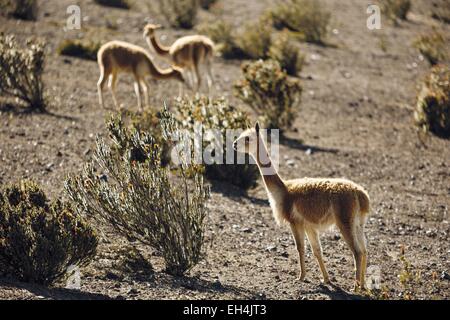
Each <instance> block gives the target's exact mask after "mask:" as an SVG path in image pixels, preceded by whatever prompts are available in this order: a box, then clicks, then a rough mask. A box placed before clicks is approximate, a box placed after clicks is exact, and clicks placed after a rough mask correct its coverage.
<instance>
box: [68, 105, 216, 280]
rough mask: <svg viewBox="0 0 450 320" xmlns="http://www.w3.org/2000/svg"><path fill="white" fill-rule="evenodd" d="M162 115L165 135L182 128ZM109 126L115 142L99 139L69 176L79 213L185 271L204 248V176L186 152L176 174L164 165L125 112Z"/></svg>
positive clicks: (206, 192) (149, 140)
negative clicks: (88, 156) (81, 165)
mask: <svg viewBox="0 0 450 320" xmlns="http://www.w3.org/2000/svg"><path fill="white" fill-rule="evenodd" d="M161 119H162V120H161V125H162V126H163V135H164V137H165V138H166V139H169V137H171V136H173V135H174V134H177V133H178V129H177V126H176V122H175V120H174V119H173V117H172V115H171V114H170V113H169V112H168V111H167V110H164V111H163V112H162V114H161ZM108 131H109V136H110V143H106V142H105V141H104V140H103V139H101V138H98V140H97V149H96V151H95V155H94V157H93V160H92V161H91V162H90V163H89V164H87V165H86V166H85V168H84V170H83V172H82V173H80V174H79V175H77V176H72V177H69V179H68V180H67V181H66V190H67V192H68V195H69V197H70V198H71V199H72V200H73V201H74V203H76V205H77V209H78V210H79V211H80V212H84V213H86V214H89V216H91V217H92V218H94V219H98V220H100V221H103V222H107V223H109V224H110V225H111V226H112V227H113V228H115V229H116V230H117V231H118V232H119V233H121V234H123V235H124V236H126V237H128V238H131V239H135V240H137V241H139V242H141V243H142V244H144V245H148V246H150V247H152V248H154V249H156V250H157V251H158V252H159V253H160V254H161V255H162V256H163V258H164V260H165V262H166V270H167V272H168V273H170V274H173V275H181V274H183V273H184V272H186V271H187V270H189V269H190V268H191V267H193V266H194V265H195V264H196V263H197V262H198V261H199V260H200V259H201V257H202V253H203V251H202V245H203V242H204V219H205V216H206V201H207V199H208V198H209V189H208V187H207V186H206V185H205V184H204V182H203V178H202V175H200V174H198V173H196V172H195V171H193V170H191V166H190V165H188V164H187V162H186V161H185V160H184V159H185V158H184V157H180V161H181V164H180V166H179V167H178V169H177V171H176V174H172V173H171V171H170V169H169V168H167V167H163V166H162V165H161V159H160V156H159V155H160V154H161V150H160V147H159V145H158V144H157V143H156V141H155V138H154V137H153V136H152V135H150V134H148V133H146V132H143V133H140V132H138V131H137V130H134V129H131V130H130V129H127V128H126V127H125V125H124V123H123V122H122V120H121V119H120V117H117V118H113V119H111V120H110V121H109V122H108ZM181 138H183V137H181ZM188 176H189V177H191V179H189V178H188Z"/></svg>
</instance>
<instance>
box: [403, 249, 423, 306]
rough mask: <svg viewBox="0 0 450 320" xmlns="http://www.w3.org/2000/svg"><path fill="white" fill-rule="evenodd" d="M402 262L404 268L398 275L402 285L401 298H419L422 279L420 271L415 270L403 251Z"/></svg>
mask: <svg viewBox="0 0 450 320" xmlns="http://www.w3.org/2000/svg"><path fill="white" fill-rule="evenodd" d="M400 262H401V264H402V270H401V271H400V273H399V275H398V279H399V281H400V285H401V287H402V292H401V295H400V298H401V299H402V300H417V288H418V287H420V280H421V275H420V272H418V271H416V270H414V268H413V266H412V265H411V263H410V262H409V261H408V260H407V259H406V257H405V255H404V254H403V253H402V255H401V256H400Z"/></svg>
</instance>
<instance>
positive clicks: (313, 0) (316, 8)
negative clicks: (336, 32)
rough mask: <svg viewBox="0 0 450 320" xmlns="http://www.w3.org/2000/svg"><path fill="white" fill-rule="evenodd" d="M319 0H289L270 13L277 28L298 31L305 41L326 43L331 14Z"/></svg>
mask: <svg viewBox="0 0 450 320" xmlns="http://www.w3.org/2000/svg"><path fill="white" fill-rule="evenodd" d="M324 7H325V6H323V5H321V3H320V1H317V0H288V1H285V2H283V3H281V4H279V5H277V6H276V7H275V8H273V9H271V10H270V11H269V13H268V15H269V16H270V18H271V19H272V23H273V25H274V27H275V28H277V29H283V28H287V29H289V30H291V31H294V32H296V33H297V34H298V35H299V36H300V37H301V38H302V39H303V40H304V41H306V42H311V43H317V44H324V42H325V37H326V34H327V31H328V24H329V22H330V17H331V14H330V13H329V12H328V11H326V10H325V9H324Z"/></svg>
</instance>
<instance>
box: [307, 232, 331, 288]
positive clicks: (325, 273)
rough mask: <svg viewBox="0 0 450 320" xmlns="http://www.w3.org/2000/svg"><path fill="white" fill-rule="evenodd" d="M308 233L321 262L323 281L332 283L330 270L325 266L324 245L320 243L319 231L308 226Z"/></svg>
mask: <svg viewBox="0 0 450 320" xmlns="http://www.w3.org/2000/svg"><path fill="white" fill-rule="evenodd" d="M306 234H307V236H308V241H309V244H310V245H311V249H312V252H313V254H314V256H315V257H316V259H317V262H318V263H319V267H320V271H322V275H323V281H324V282H325V283H330V277H329V275H328V271H327V269H326V268H325V264H324V263H323V258H322V246H321V245H320V239H319V232H317V231H316V230H314V229H311V228H307V229H306Z"/></svg>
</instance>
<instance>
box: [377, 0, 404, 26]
mask: <svg viewBox="0 0 450 320" xmlns="http://www.w3.org/2000/svg"><path fill="white" fill-rule="evenodd" d="M382 4H383V11H384V13H385V14H386V16H387V17H389V18H390V19H392V20H394V21H397V19H400V20H406V19H407V16H408V12H409V11H410V10H411V0H383V1H382Z"/></svg>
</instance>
